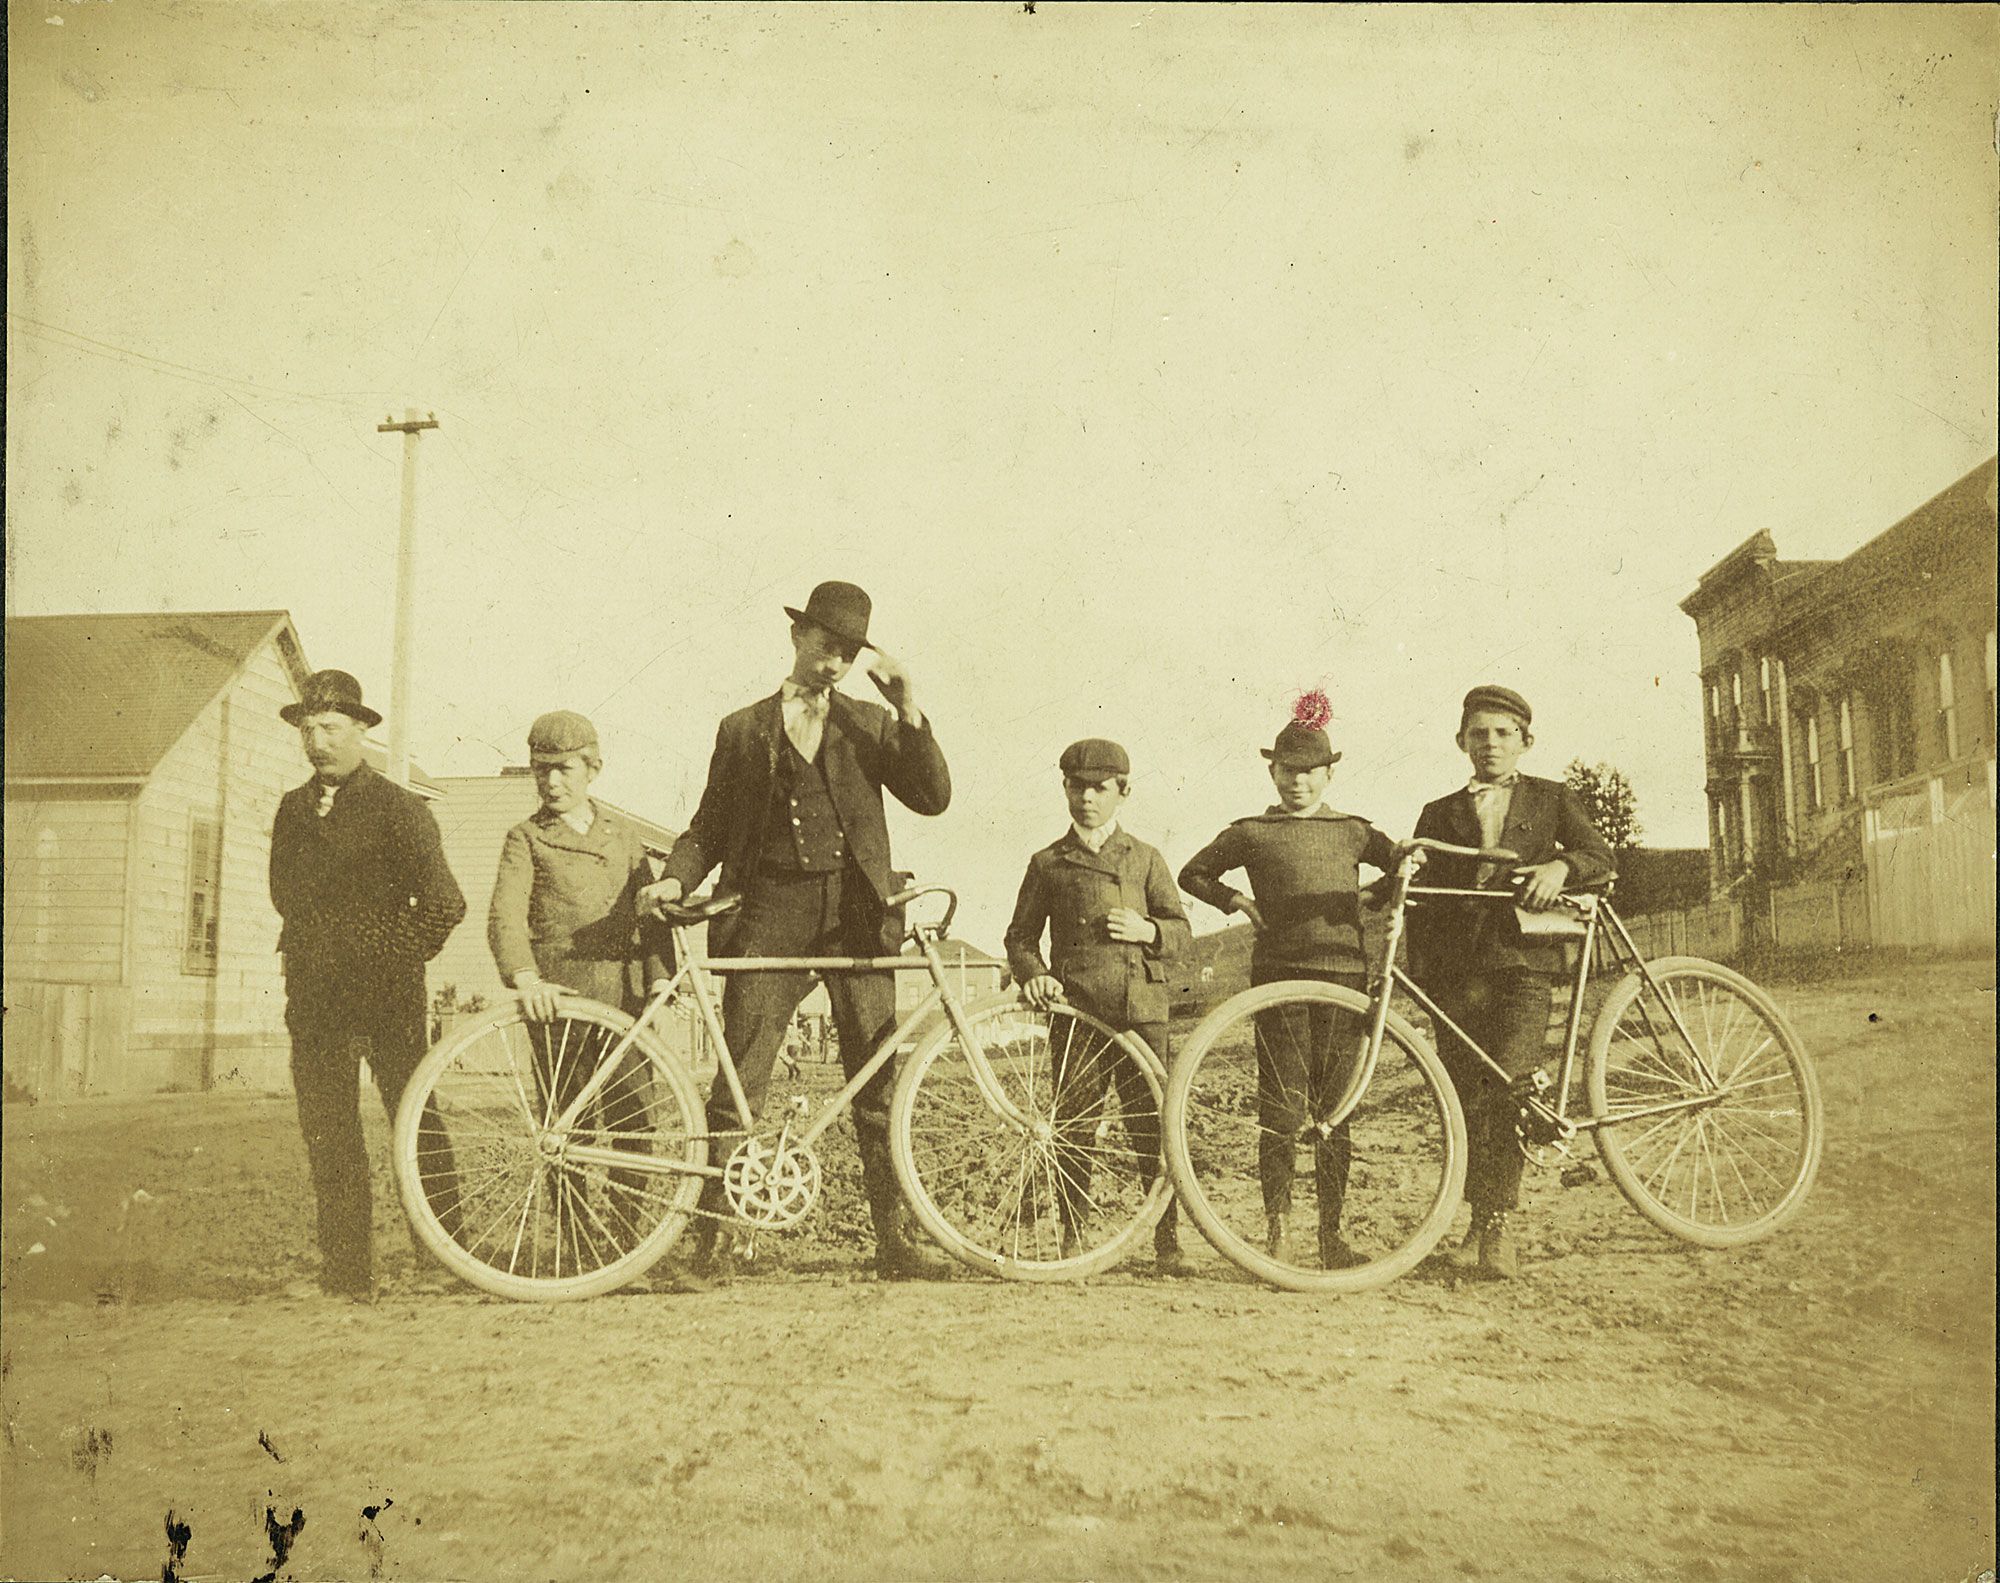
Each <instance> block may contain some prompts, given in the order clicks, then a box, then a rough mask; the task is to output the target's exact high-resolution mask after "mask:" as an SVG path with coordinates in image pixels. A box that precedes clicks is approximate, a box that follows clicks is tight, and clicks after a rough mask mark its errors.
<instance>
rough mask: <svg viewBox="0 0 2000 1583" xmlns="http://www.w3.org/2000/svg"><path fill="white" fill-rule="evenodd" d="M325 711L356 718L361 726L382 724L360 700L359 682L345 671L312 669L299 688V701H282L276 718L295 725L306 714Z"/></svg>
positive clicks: (380, 719) (319, 713)
mask: <svg viewBox="0 0 2000 1583" xmlns="http://www.w3.org/2000/svg"><path fill="white" fill-rule="evenodd" d="M329 712H337V713H340V714H343V715H346V716H347V717H348V718H349V719H351V720H359V721H360V722H361V723H362V724H363V725H364V726H379V725H380V724H381V723H382V717H381V716H380V715H378V714H377V713H376V712H375V711H374V710H373V709H370V708H369V707H368V706H367V705H366V704H364V703H363V702H362V701H361V683H359V682H357V681H356V680H355V679H354V678H353V677H352V676H350V675H348V674H347V672H346V671H314V672H313V673H312V675H310V676H308V677H307V678H306V684H305V686H303V687H301V688H300V689H299V701H298V702H297V703H295V704H286V705H285V707H284V708H282V709H280V710H279V711H278V718H279V719H280V720H282V721H284V722H285V724H287V725H293V726H295V725H297V724H298V723H299V722H300V721H301V720H304V719H305V718H306V717H307V716H308V715H323V714H327V713H329Z"/></svg>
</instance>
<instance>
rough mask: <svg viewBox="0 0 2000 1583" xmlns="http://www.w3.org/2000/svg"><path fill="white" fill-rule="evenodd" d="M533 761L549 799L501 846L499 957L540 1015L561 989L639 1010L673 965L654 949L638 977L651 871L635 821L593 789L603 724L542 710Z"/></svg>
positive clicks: (496, 909)
mask: <svg viewBox="0 0 2000 1583" xmlns="http://www.w3.org/2000/svg"><path fill="white" fill-rule="evenodd" d="M528 762H529V766H530V768H531V770H532V771H533V773H534V777H535V790H536V791H537V792H538V793H539V794H540V796H541V800H542V805H541V807H539V808H537V809H536V810H535V811H534V813H532V814H530V815H529V816H528V817H527V818H526V819H523V820H522V821H521V822H520V823H519V824H517V825H515V826H514V828H513V829H511V830H509V831H508V832H507V839H506V842H505V843H504V844H503V845H502V846H501V848H500V872H499V874H498V876H497V877H496V878H495V880H494V882H493V903H492V906H491V907H490V908H489V909H488V911H487V915H486V943H487V945H488V946H489V947H491V949H492V952H493V961H494V964H495V965H496V966H497V967H498V968H499V969H500V977H501V979H502V980H503V981H504V982H505V983H506V984H507V985H508V987H509V988H511V989H513V990H514V991H515V993H516V994H518V995H519V996H520V1000H521V1009H522V1010H523V1011H525V1012H526V1013H527V1014H528V1016H529V1017H531V1018H533V1019H534V1020H536V1021H538V1022H546V1021H548V1020H549V1019H550V1018H551V1017H553V1016H554V1015H555V1013H556V996H557V995H558V994H559V993H560V992H561V991H563V990H565V989H567V990H571V991H573V992H574V993H576V994H578V995H584V996H587V997H588V998H590V999H591V1000H598V1001H603V1002H604V1003H605V1004H606V1005H608V1006H616V1007H618V1008H619V1009H620V1010H622V1011H626V1012H630V1013H632V1014H634V1015H637V1013H638V1012H639V1010H640V1009H641V1007H642V1006H643V1004H644V994H643V984H644V983H645V982H648V981H650V980H651V979H654V978H659V977H664V976H665V972H666V968H665V964H664V962H663V961H662V960H661V959H660V958H659V956H658V955H657V954H656V953H649V954H648V955H647V957H646V962H645V966H646V978H645V979H637V978H635V972H636V970H637V967H638V964H639V962H640V958H641V948H640V940H639V918H638V910H637V906H636V900H635V899H636V897H637V896H638V893H639V890H640V888H641V887H642V886H645V885H648V884H650V883H651V882H652V877H653V876H652V870H651V868H650V867H649V865H648V864H647V862H646V848H645V844H644V843H643V842H642V841H641V840H640V838H639V832H638V831H637V830H636V829H634V828H633V827H632V826H631V825H630V824H629V823H627V822H626V821H625V820H624V819H621V818H620V817H619V816H618V815H617V814H615V813H613V812H612V811H611V810H610V809H608V808H606V807H604V806H603V805H602V804H600V803H598V802H596V801H595V800H594V799H593V798H592V797H591V795H590V786H591V782H593V781H594V780H596V779H597V776H598V772H599V771H600V770H602V769H603V767H604V759H603V756H602V754H601V753H600V751H599V748H598V741H597V728H596V727H595V726H593V725H592V724H591V723H590V722H589V721H588V720H586V719H585V718H584V717H583V716H582V715H580V714H576V713H573V712H572V711H570V710H568V709H557V710H554V711H552V712H551V713H549V714H545V715H543V716H541V717H540V718H539V719H538V720H536V721H535V723H534V724H533V725H532V726H530V727H529V728H528ZM649 943H650V942H649Z"/></svg>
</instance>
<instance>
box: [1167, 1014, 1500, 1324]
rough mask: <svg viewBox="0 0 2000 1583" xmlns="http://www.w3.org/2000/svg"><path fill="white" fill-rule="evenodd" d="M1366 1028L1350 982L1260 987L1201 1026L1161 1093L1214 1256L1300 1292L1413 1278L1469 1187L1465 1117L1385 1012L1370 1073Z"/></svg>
mask: <svg viewBox="0 0 2000 1583" xmlns="http://www.w3.org/2000/svg"><path fill="white" fill-rule="evenodd" d="M1367 1019H1368V998H1367V997H1366V996H1365V995H1362V994H1360V993H1358V992H1357V991H1355V990H1351V989H1348V988H1346V987H1344V986H1342V985H1338V984H1327V983H1319V982H1313V981H1308V980H1290V981H1284V982H1278V983H1271V984H1259V985H1256V986H1254V987H1253V988H1250V989H1247V990H1244V991H1242V992H1241V993H1240V994H1237V995H1233V996H1231V997H1230V998H1229V999H1228V1000H1226V1001H1224V1002H1223V1003H1222V1005H1220V1006H1218V1007H1217V1008H1216V1009H1215V1010H1214V1011H1213V1012H1211V1013H1210V1014H1209V1015H1208V1017H1207V1018H1206V1019H1205V1020H1204V1021H1203V1022H1202V1024H1201V1025H1200V1027H1198V1028H1196V1029H1195V1031H1194V1034H1193V1036H1192V1037H1191V1038H1190V1039H1189V1040H1188V1042H1187V1045H1186V1046H1185V1048H1183V1050H1182V1051H1181V1054H1180V1057H1179V1059H1178V1060H1176V1061H1175V1062H1174V1068H1173V1071H1172V1073H1171V1074H1170V1075H1169V1077H1168V1080H1167V1136H1166V1153H1167V1168H1168V1169H1169V1170H1170V1171H1171V1172H1172V1173H1173V1179H1174V1188H1175V1191H1176V1192H1178V1193H1179V1195H1180V1198H1181V1202H1182V1203H1184V1204H1186V1205H1187V1209H1188V1213H1189V1214H1190V1215H1192V1216H1193V1217H1194V1221H1195V1224H1196V1225H1198V1226H1200V1227H1201V1229H1202V1233H1203V1235H1205V1236H1206V1237H1207V1238H1208V1240H1209V1241H1210V1242H1211V1243H1213V1244H1214V1245H1215V1248H1216V1250H1217V1251H1218V1252H1219V1253H1221V1254H1222V1255H1223V1256H1224V1257H1226V1258H1228V1259H1229V1260H1230V1261H1231V1262H1233V1263H1234V1264H1236V1265H1237V1266H1239V1267H1240V1268H1242V1269H1244V1270H1246V1271H1248V1272H1249V1273H1250V1274H1252V1275H1255V1276H1258V1277H1260V1278H1261V1279H1263V1280H1266V1281H1269V1282H1271V1283H1272V1284H1273V1285H1275V1286H1282V1287H1285V1288H1287V1289H1288V1290H1291V1291H1295V1292H1353V1291H1362V1290H1365V1289H1367V1288H1368V1287H1371V1286H1379V1285H1381V1284H1383V1283H1384V1282H1386V1281H1391V1280H1394V1279H1395V1278H1396V1277H1397V1276H1399V1275H1402V1274H1404V1273H1406V1272H1407V1271H1409V1270H1410V1269H1412V1268H1413V1267H1415V1265H1416V1264H1417V1263H1418V1261H1419V1260H1421V1259H1422V1258H1423V1257H1424V1255H1425V1254H1427V1253H1429V1252H1430V1250H1431V1249H1432V1248H1433V1247H1435V1246H1436V1245H1437V1242H1438V1239H1439V1238H1440V1237H1442V1236H1443V1235H1444V1233H1445V1231H1446V1229H1447V1228H1448V1227H1449V1226H1450V1224H1451V1217H1452V1215H1453V1214H1454V1213H1455V1212H1456V1211H1457V1208H1458V1200H1459V1195H1460V1193H1461V1191H1462V1190H1463V1188H1464V1184H1465V1117H1464V1114H1463V1112H1462V1111H1461V1110H1460V1108H1459V1103H1458V1095H1457V1093H1456V1091H1455V1090H1454V1089H1453V1088H1452V1085H1451V1079H1450V1078H1449V1077H1448V1076H1447V1075H1446V1073H1445V1070H1444V1066H1443V1064H1442V1063H1441V1062H1440V1061H1439V1060H1438V1058H1437V1055H1436V1054H1435V1053H1434V1052H1433V1051H1432V1050H1431V1048H1430V1046H1429V1045H1428V1044H1426V1043H1425V1042H1424V1040H1423V1038H1422V1037H1421V1036H1420V1035H1419V1034H1418V1033H1417V1031H1416V1030H1415V1029H1414V1028H1412V1027H1411V1026H1410V1025H1409V1023H1408V1022H1406V1021H1405V1020H1404V1019H1403V1018H1402V1017H1400V1016H1398V1015H1396V1014H1395V1013H1393V1012H1392V1013H1391V1014H1390V1016H1389V1019H1388V1023H1387V1025H1386V1027H1385V1028H1384V1029H1383V1033H1382V1049H1381V1053H1380V1055H1379V1056H1378V1057H1377V1058H1376V1062H1375V1065H1374V1069H1373V1071H1372V1072H1370V1071H1368V1070H1367V1069H1366V1067H1365V1055H1366V1051H1365V1048H1364V1046H1365V1042H1366V1035H1367V1029H1368V1021H1367ZM1357 1089H1358V1090H1359V1091H1358V1092H1357ZM1343 1116H1344V1119H1343Z"/></svg>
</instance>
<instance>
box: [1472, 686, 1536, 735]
mask: <svg viewBox="0 0 2000 1583" xmlns="http://www.w3.org/2000/svg"><path fill="white" fill-rule="evenodd" d="M1476 709H1493V710H1498V711H1499V712H1500V713H1501V714H1506V715H1513V716H1515V717H1516V718H1518V719H1519V720H1520V722H1521V728H1522V729H1523V730H1526V729H1527V728H1528V727H1529V726H1530V725H1532V724H1533V723H1534V719H1535V712H1534V711H1533V710H1532V709H1530V708H1529V707H1528V700H1527V699H1525V698H1523V697H1522V696H1521V695H1520V694H1519V693H1517V692H1515V691H1514V689H1513V688H1511V687H1502V686H1500V685H1499V683H1497V682H1482V683H1481V684H1480V685H1479V686H1477V687H1475V688H1473V689H1472V691H1471V692H1469V693H1467V694H1466V695H1465V702H1464V703H1462V704H1460V705H1459V706H1458V729H1459V730H1461V731H1463V730H1464V729H1465V721H1466V717H1467V716H1469V715H1470V714H1471V713H1472V712H1473V711H1474V710H1476Z"/></svg>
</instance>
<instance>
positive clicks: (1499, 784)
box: [1465, 770, 1521, 797]
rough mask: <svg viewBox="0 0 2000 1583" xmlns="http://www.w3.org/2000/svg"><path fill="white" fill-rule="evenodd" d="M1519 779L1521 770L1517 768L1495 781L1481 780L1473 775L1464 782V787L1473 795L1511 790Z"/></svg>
mask: <svg viewBox="0 0 2000 1583" xmlns="http://www.w3.org/2000/svg"><path fill="white" fill-rule="evenodd" d="M1520 779H1521V772H1520V771H1519V770H1516V771H1514V773H1513V774H1511V775H1503V776H1501V777H1500V779H1498V780H1497V781H1483V780H1480V779H1478V778H1477V777H1476V776H1475V777H1474V778H1473V779H1471V780H1469V781H1467V782H1466V783H1465V789H1466V790H1467V791H1469V792H1470V793H1472V795H1473V796H1475V797H1477V796H1478V795H1479V794H1480V793H1481V792H1490V791H1512V790H1513V789H1514V788H1515V786H1516V785H1518V784H1519V783H1520Z"/></svg>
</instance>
